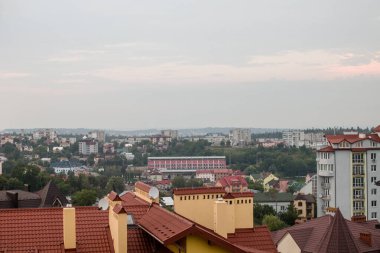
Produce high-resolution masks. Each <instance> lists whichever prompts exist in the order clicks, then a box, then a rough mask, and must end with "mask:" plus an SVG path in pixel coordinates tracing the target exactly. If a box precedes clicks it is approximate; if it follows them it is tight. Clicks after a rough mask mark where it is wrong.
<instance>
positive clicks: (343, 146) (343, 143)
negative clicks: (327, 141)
mask: <svg viewBox="0 0 380 253" xmlns="http://www.w3.org/2000/svg"><path fill="white" fill-rule="evenodd" d="M339 147H340V148H349V147H350V144H348V143H347V142H345V141H343V142H341V143H339Z"/></svg>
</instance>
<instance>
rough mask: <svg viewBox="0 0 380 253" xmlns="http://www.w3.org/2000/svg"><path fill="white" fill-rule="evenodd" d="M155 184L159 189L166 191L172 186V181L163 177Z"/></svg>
mask: <svg viewBox="0 0 380 253" xmlns="http://www.w3.org/2000/svg"><path fill="white" fill-rule="evenodd" d="M155 186H156V187H157V188H158V189H160V190H165V191H168V190H170V189H171V188H172V181H171V180H169V179H164V180H161V181H157V182H156V183H155Z"/></svg>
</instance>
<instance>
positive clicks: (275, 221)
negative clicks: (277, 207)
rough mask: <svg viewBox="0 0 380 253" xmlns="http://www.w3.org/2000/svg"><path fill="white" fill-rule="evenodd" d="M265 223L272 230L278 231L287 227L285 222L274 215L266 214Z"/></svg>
mask: <svg viewBox="0 0 380 253" xmlns="http://www.w3.org/2000/svg"><path fill="white" fill-rule="evenodd" d="M263 224H264V225H267V226H268V228H269V230H270V231H276V230H279V229H282V228H284V227H286V224H285V222H283V221H282V220H280V218H278V217H277V216H274V215H265V216H264V218H263Z"/></svg>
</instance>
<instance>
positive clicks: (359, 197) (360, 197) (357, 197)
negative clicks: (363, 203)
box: [354, 195, 365, 199]
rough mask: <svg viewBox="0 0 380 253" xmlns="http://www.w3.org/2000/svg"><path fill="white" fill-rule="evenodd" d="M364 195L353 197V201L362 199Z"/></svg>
mask: <svg viewBox="0 0 380 253" xmlns="http://www.w3.org/2000/svg"><path fill="white" fill-rule="evenodd" d="M364 198H365V197H364V195H354V199H364Z"/></svg>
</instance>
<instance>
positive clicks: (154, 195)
mask: <svg viewBox="0 0 380 253" xmlns="http://www.w3.org/2000/svg"><path fill="white" fill-rule="evenodd" d="M159 194H160V192H159V191H158V189H157V188H156V187H154V186H153V187H151V188H150V190H149V197H150V198H151V199H156V198H158V196H159Z"/></svg>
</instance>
